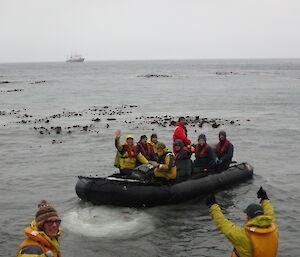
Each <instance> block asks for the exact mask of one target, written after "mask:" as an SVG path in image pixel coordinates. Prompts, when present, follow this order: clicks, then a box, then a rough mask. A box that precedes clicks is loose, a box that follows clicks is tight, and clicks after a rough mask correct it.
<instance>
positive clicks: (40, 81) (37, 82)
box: [29, 80, 46, 84]
mask: <svg viewBox="0 0 300 257" xmlns="http://www.w3.org/2000/svg"><path fill="white" fill-rule="evenodd" d="M45 82H46V80H37V81H34V82H31V83H29V84H40V83H45Z"/></svg>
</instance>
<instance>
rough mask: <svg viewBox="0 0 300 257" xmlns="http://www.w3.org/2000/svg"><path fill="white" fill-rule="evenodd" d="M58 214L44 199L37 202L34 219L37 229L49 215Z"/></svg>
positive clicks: (41, 226) (40, 227)
mask: <svg viewBox="0 0 300 257" xmlns="http://www.w3.org/2000/svg"><path fill="white" fill-rule="evenodd" d="M53 216H58V214H57V211H56V210H55V209H54V208H53V207H52V206H51V205H50V204H49V203H48V202H47V201H45V200H42V201H41V202H40V203H39V204H38V210H37V212H36V214H35V221H36V224H37V227H38V228H39V229H42V228H43V225H44V222H45V221H46V220H47V219H49V218H50V217H53Z"/></svg>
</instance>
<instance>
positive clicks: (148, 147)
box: [138, 143, 154, 157]
mask: <svg viewBox="0 0 300 257" xmlns="http://www.w3.org/2000/svg"><path fill="white" fill-rule="evenodd" d="M138 145H139V147H140V148H141V151H142V155H144V156H145V157H148V156H150V155H151V154H152V153H154V151H153V146H152V145H150V144H149V143H146V149H145V147H144V145H143V144H142V143H139V144H138Z"/></svg>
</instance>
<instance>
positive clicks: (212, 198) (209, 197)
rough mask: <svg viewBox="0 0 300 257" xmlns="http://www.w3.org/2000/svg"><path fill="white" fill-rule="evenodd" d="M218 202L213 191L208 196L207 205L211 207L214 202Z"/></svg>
mask: <svg viewBox="0 0 300 257" xmlns="http://www.w3.org/2000/svg"><path fill="white" fill-rule="evenodd" d="M215 203H217V201H216V197H215V194H214V193H212V194H210V195H209V196H208V197H207V198H206V205H207V206H208V207H211V206H212V205H213V204H215Z"/></svg>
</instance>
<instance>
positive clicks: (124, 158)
mask: <svg viewBox="0 0 300 257" xmlns="http://www.w3.org/2000/svg"><path fill="white" fill-rule="evenodd" d="M120 137H121V131H120V130H117V132H116V138H115V146H116V148H117V150H118V153H117V158H116V159H118V160H117V162H118V164H119V168H120V173H121V174H122V175H129V174H131V173H132V170H133V169H134V168H135V167H136V163H137V160H138V161H139V163H142V164H146V163H148V160H147V159H146V158H145V157H144V156H143V155H142V154H141V153H139V152H138V151H137V149H136V146H135V145H134V139H133V136H131V135H128V136H126V143H125V144H124V145H122V144H121V143H120ZM115 163H116V161H115Z"/></svg>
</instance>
